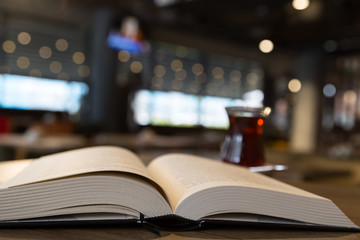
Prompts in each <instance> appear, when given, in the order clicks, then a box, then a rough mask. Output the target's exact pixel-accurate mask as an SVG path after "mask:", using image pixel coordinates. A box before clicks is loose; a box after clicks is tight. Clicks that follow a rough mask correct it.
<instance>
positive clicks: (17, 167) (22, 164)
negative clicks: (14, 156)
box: [0, 159, 33, 184]
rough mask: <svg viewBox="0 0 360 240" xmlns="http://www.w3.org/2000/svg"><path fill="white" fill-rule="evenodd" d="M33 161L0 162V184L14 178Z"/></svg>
mask: <svg viewBox="0 0 360 240" xmlns="http://www.w3.org/2000/svg"><path fill="white" fill-rule="evenodd" d="M32 161H33V159H22V160H11V161H4V162H0V184H1V183H3V182H6V181H8V180H9V179H11V178H13V177H15V176H16V175H17V174H19V173H20V172H21V171H23V170H24V169H25V168H26V167H28V166H29V164H30V163H31V162H32Z"/></svg>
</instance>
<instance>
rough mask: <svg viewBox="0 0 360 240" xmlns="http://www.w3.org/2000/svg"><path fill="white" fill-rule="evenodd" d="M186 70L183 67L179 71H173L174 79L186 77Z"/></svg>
mask: <svg viewBox="0 0 360 240" xmlns="http://www.w3.org/2000/svg"><path fill="white" fill-rule="evenodd" d="M186 75H187V73H186V71H185V69H181V70H180V71H177V72H175V79H177V80H184V79H185V78H186Z"/></svg>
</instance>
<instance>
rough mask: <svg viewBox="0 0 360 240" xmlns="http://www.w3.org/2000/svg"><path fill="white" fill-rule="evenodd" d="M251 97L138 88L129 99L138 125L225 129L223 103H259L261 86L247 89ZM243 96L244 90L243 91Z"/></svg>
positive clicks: (226, 122) (226, 121)
mask: <svg viewBox="0 0 360 240" xmlns="http://www.w3.org/2000/svg"><path fill="white" fill-rule="evenodd" d="M247 95H251V96H252V97H251V98H249V97H248V98H245V99H232V98H225V97H216V96H198V95H193V94H186V93H182V92H175V91H170V92H165V91H151V90H145V89H143V90H139V91H138V92H137V93H136V95H135V99H134V102H133V110H134V118H135V122H136V123H138V124H139V125H142V126H145V125H152V126H170V127H199V126H200V127H205V128H216V129H225V128H227V127H228V126H229V120H228V116H227V114H226V110H225V107H227V106H230V105H236V104H239V103H240V102H241V103H246V104H248V105H259V104H260V105H261V104H262V101H263V94H262V91H261V90H255V91H251V92H249V93H248V94H247ZM245 96H246V94H245Z"/></svg>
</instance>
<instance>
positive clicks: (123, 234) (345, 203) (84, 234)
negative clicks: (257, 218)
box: [0, 182, 360, 240]
mask: <svg viewBox="0 0 360 240" xmlns="http://www.w3.org/2000/svg"><path fill="white" fill-rule="evenodd" d="M291 184H292V185H295V186H298V187H300V188H302V189H305V190H308V191H310V192H313V193H316V194H319V195H321V196H324V197H327V198H330V199H331V200H333V201H334V202H335V203H336V204H337V205H338V206H339V207H340V208H341V209H342V210H343V211H344V212H345V214H346V215H347V216H348V217H349V218H350V219H351V220H352V221H353V222H354V223H355V224H357V225H360V201H359V199H360V188H359V187H356V186H341V187H340V186H334V185H324V184H310V183H302V182H292V183H291ZM160 233H161V236H160V237H159V236H158V235H156V234H154V233H152V232H150V231H148V230H146V229H144V228H141V227H131V226H118V227H114V226H112V227H81V228H80V227H66V228H63V227H58V228H33V229H30V228H27V229H1V230H0V239H18V240H21V239H32V240H37V239H38V240H41V239H77V240H79V239H91V240H93V239H116V240H118V239H169V240H170V239H174V240H176V239H191V240H196V239H202V240H204V239H282V240H286V239H294V240H295V239H296V240H299V239H307V240H309V239H324V240H325V239H344V240H345V239H360V232H337V231H310V230H298V229H286V228H256V227H245V226H243V227H231V228H230V227H226V228H218V229H204V230H198V231H185V232H170V231H161V232H160Z"/></svg>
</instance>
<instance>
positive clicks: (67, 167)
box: [0, 146, 153, 188]
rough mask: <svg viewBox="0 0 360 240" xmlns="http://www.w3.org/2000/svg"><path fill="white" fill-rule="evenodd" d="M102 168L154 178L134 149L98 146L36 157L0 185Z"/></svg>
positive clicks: (70, 174) (46, 178) (83, 172)
mask: <svg viewBox="0 0 360 240" xmlns="http://www.w3.org/2000/svg"><path fill="white" fill-rule="evenodd" d="M102 171H117V172H128V173H133V174H136V175H140V176H142V177H145V178H147V179H150V180H152V181H153V179H152V177H151V176H150V175H149V173H148V172H147V170H146V167H145V165H144V164H143V163H142V162H141V160H140V159H139V158H138V157H137V156H136V155H135V154H134V153H132V152H131V151H129V150H126V149H123V148H119V147H110V146H106V147H103V146H101V147H90V148H84V149H77V150H71V151H67V152H62V153H56V154H52V155H48V156H44V157H41V158H39V159H36V160H34V161H32V163H31V164H30V165H29V166H28V167H26V168H25V169H24V170H23V171H22V172H20V173H19V174H18V175H17V176H15V177H14V178H12V179H10V180H8V181H6V182H5V183H3V184H2V185H0V188H8V187H14V186H19V185H25V184H30V183H36V182H42V181H47V180H51V179H57V178H63V177H68V176H73V175H79V174H85V173H91V172H102Z"/></svg>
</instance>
